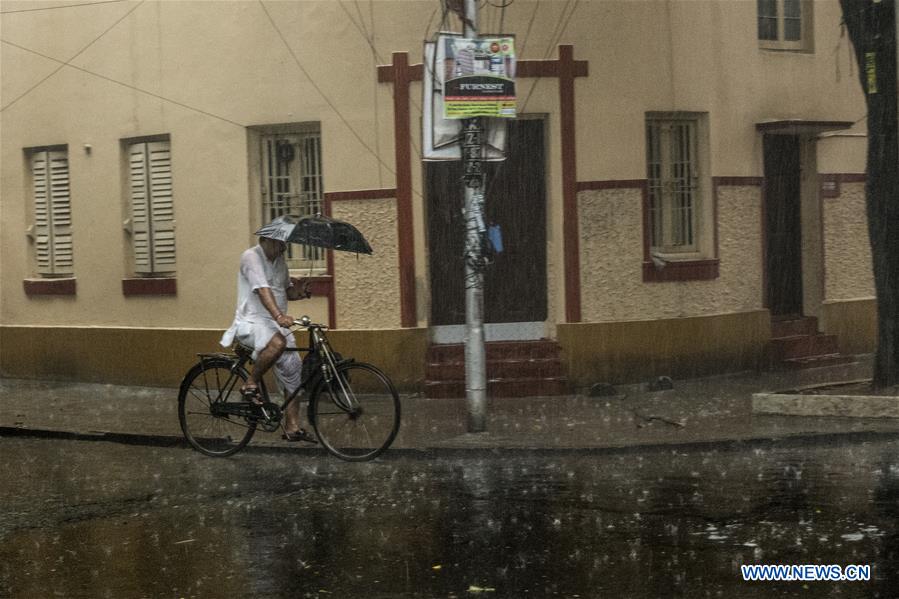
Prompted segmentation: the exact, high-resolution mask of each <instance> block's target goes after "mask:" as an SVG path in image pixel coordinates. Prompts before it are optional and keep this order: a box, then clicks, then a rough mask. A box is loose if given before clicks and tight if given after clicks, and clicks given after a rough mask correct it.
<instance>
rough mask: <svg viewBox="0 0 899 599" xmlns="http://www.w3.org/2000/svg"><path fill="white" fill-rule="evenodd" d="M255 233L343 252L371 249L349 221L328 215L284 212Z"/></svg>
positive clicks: (364, 251)
mask: <svg viewBox="0 0 899 599" xmlns="http://www.w3.org/2000/svg"><path fill="white" fill-rule="evenodd" d="M256 235H258V236H260V237H268V238H270V239H277V240H278V241H285V242H288V243H301V244H303V245H313V246H315V247H320V248H327V249H329V250H339V251H341V252H356V253H358V254H371V253H372V252H371V246H370V245H369V244H368V241H366V239H365V237H364V236H363V235H362V233H360V232H359V229H357V228H356V227H354V226H353V225H351V224H350V223H347V222H344V221H342V220H337V219H336V218H330V217H327V216H318V215H317V216H291V215H288V214H285V215H284V216H279V217H278V218H276V219H275V220H273V221H272V222H270V223H268V224H267V225H265V226H263V227H262V228H261V229H259V230H258V231H256Z"/></svg>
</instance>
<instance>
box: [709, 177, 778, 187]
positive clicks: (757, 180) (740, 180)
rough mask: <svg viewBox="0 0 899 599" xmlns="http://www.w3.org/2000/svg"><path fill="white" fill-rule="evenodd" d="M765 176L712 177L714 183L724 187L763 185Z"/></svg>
mask: <svg viewBox="0 0 899 599" xmlns="http://www.w3.org/2000/svg"><path fill="white" fill-rule="evenodd" d="M764 183H765V178H764V177H712V184H713V185H716V186H719V187H722V186H730V187H761V186H762V185H763V184H764Z"/></svg>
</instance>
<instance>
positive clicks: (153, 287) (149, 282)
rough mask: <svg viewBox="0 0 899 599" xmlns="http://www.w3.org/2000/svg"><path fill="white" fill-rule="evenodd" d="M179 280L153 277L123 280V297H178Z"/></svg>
mask: <svg viewBox="0 0 899 599" xmlns="http://www.w3.org/2000/svg"><path fill="white" fill-rule="evenodd" d="M177 294H178V279H176V278H175V277H152V278H141V277H135V278H133V279H122V295H124V296H126V297H130V296H135V295H177Z"/></svg>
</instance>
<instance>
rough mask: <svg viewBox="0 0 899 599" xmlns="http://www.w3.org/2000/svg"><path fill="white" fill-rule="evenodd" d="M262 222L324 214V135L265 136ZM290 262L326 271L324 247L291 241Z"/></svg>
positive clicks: (299, 267)
mask: <svg viewBox="0 0 899 599" xmlns="http://www.w3.org/2000/svg"><path fill="white" fill-rule="evenodd" d="M262 178H263V185H262V186H263V198H262V222H263V223H266V222H269V221H270V220H272V219H273V218H276V217H278V216H281V215H282V214H292V215H294V216H306V215H315V214H321V213H322V199H323V190H324V183H323V180H322V160H321V134H320V133H318V132H305V133H290V134H278V135H265V136H263V137H262ZM286 258H287V265H288V266H289V267H290V268H294V269H310V270H313V271H317V272H324V271H325V253H324V250H323V249H321V248H317V247H311V246H305V245H296V244H289V245H288V249H287V254H286Z"/></svg>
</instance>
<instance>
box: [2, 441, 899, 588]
mask: <svg viewBox="0 0 899 599" xmlns="http://www.w3.org/2000/svg"><path fill="white" fill-rule="evenodd" d="M169 452H170V454H171V455H173V456H175V463H176V464H179V466H178V467H177V471H176V472H175V473H173V474H169V475H166V476H164V477H163V478H164V479H165V478H169V477H171V479H172V480H173V481H175V482H172V483H171V484H169V485H165V484H163V485H162V489H161V490H160V491H159V492H157V493H154V494H151V495H149V496H144V498H143V499H142V500H141V501H139V502H131V503H129V502H119V503H116V502H114V501H111V502H107V503H104V504H103V506H105V507H102V506H100V504H98V506H97V507H95V508H91V509H89V510H84V509H81V510H80V511H77V510H73V511H72V512H71V513H69V515H65V516H62V517H60V518H57V520H56V521H55V522H53V523H52V525H47V526H38V527H35V528H27V527H23V526H22V525H21V524H20V525H19V526H17V527H14V528H15V529H14V530H13V531H12V532H10V533H8V534H7V535H6V536H5V537H3V538H2V540H0V561H2V564H3V565H2V570H0V573H2V582H3V586H2V587H0V594H3V593H2V592H3V591H7V590H8V591H9V594H11V595H13V596H20V597H47V596H54V595H57V596H66V597H70V596H84V597H88V596H90V597H143V596H148V597H149V596H154V597H155V596H171V597H249V596H253V597H265V596H291V597H415V596H420V597H435V596H439V597H448V596H456V597H467V596H474V594H479V593H484V595H483V596H490V597H524V596H532V597H551V596H560V597H563V596H564V597H574V596H579V597H598V596H605V595H608V594H614V595H619V596H636V597H661V596H672V595H677V596H681V595H683V596H693V595H701V596H705V595H706V594H710V595H717V594H719V593H720V594H722V595H723V596H728V597H756V596H759V593H760V585H761V584H765V585H766V586H765V594H766V595H768V596H774V595H778V594H780V595H792V594H802V593H804V592H808V591H807V590H806V589H804V588H803V587H802V585H801V583H777V584H773V583H771V584H769V583H744V582H742V580H741V578H740V574H739V572H740V570H739V567H740V565H742V564H756V563H778V564H807V563H812V564H815V563H819V564H840V565H848V564H871V565H872V575H873V580H872V581H871V582H868V583H814V584H815V585H816V586H815V587H814V592H815V596H827V595H829V594H834V595H839V596H841V597H892V596H894V595H895V589H896V588H899V578H897V575H899V574H897V570H899V565H897V563H899V562H897V560H899V524H897V521H899V468H897V467H896V460H897V455H899V451H897V444H896V443H892V444H889V443H881V444H870V445H865V446H862V445H856V446H851V447H849V448H848V449H847V448H845V447H844V448H835V449H809V448H802V449H777V450H762V451H740V452H737V451H733V452H720V453H717V452H706V453H691V454H684V453H679V452H666V453H654V454H647V455H644V456H636V455H624V456H622V455H576V456H561V457H558V458H556V457H546V456H543V457H534V458H525V457H522V456H521V455H517V456H515V457H497V456H494V457H489V458H477V459H475V458H472V459H453V460H439V459H435V460H424V459H405V458H402V459H399V458H397V459H393V460H387V461H384V462H380V463H376V464H363V465H351V464H343V463H336V462H334V461H319V458H304V460H305V459H309V460H310V461H311V462H312V463H314V464H316V465H315V466H314V467H306V468H304V469H300V468H297V467H296V465H294V467H292V468H291V464H290V463H289V460H288V461H285V463H283V464H281V465H280V466H279V467H280V468H281V469H279V470H272V471H269V472H267V473H259V472H257V471H254V470H252V467H253V465H254V463H255V462H254V459H259V458H258V456H257V457H255V458H254V457H252V456H248V457H247V459H242V460H233V461H231V462H230V463H228V464H227V467H225V468H224V469H223V470H220V471H218V472H217V471H215V470H214V469H215V468H219V466H218V464H220V463H221V462H215V461H210V460H205V459H195V458H194V456H193V455H192V454H190V453H188V452H185V451H180V450H169ZM110 459H112V458H110ZM185 460H187V461H188V462H187V463H189V464H190V466H189V467H186V466H185ZM304 463H305V462H304ZM86 467H87V466H84V465H83V466H82V468H86ZM269 468H274V467H269ZM138 478H139V477H138ZM153 478H156V476H154V477H153ZM139 482H140V481H139V480H138V481H136V482H135V483H134V485H136V486H139ZM134 485H133V486H134ZM82 493H83V491H82ZM471 589H475V590H474V591H472V590H471Z"/></svg>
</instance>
